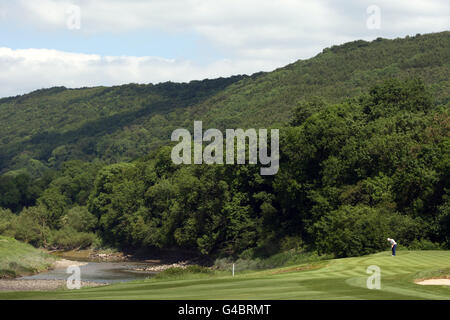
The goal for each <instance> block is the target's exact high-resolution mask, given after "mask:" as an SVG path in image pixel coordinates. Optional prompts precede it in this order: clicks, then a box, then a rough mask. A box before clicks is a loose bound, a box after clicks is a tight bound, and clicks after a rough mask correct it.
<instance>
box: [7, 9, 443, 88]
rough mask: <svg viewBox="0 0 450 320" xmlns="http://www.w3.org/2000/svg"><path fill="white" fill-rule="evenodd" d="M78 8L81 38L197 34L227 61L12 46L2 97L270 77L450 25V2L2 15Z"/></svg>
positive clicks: (43, 26)
mask: <svg viewBox="0 0 450 320" xmlns="http://www.w3.org/2000/svg"><path fill="white" fill-rule="evenodd" d="M2 1H3V2H2ZM372 4H375V5H378V6H379V7H380V9H381V29H380V30H368V29H367V27H366V20H367V18H368V16H367V12H366V8H367V7H368V6H369V5H372ZM70 5H78V6H79V7H80V9H81V29H80V30H77V31H76V32H79V33H81V34H86V35H95V34H104V33H107V34H117V33H132V32H136V31H144V32H145V31H152V32H160V33H161V34H168V33H171V34H183V33H185V32H188V33H190V34H194V35H197V36H200V37H201V38H202V39H203V40H205V42H206V43H207V44H209V45H210V46H212V47H214V48H215V50H217V51H218V52H220V53H221V55H222V56H223V57H227V58H228V59H220V60H218V61H216V62H213V63H210V64H208V65H203V66H201V65H200V64H199V63H198V61H195V62H194V61H188V60H180V59H178V60H164V59H160V58H152V57H101V56H97V55H84V54H77V53H65V52H60V51H51V50H43V51H39V52H38V51H36V50H31V49H30V50H25V51H21V50H16V51H8V49H3V51H2V53H1V56H0V64H1V65H0V67H2V68H7V70H10V71H9V72H10V73H9V74H8V75H7V76H8V77H10V79H16V80H13V81H16V82H15V83H14V84H13V81H10V82H7V81H6V80H5V79H8V78H5V77H6V75H4V74H2V75H0V84H1V85H2V87H1V89H0V90H2V91H3V92H0V95H4V94H5V92H9V93H7V94H10V93H16V92H19V91H20V92H24V91H27V90H29V89H30V88H33V89H35V88H40V87H42V86H48V85H69V86H83V85H100V84H103V85H109V84H117V83H126V82H155V81H156V82H157V81H165V80H172V81H185V80H190V79H201V78H205V77H210V78H211V77H215V76H227V75H230V74H236V73H252V72H256V71H260V70H264V71H269V70H272V69H274V68H276V67H281V66H283V65H285V64H287V63H291V62H293V61H295V60H297V59H304V58H308V57H311V56H313V55H315V54H316V53H318V52H320V51H321V50H322V49H323V48H324V47H327V46H331V45H336V44H341V43H344V42H347V41H351V40H356V39H365V40H370V39H374V38H376V37H379V36H382V37H391V38H392V37H402V36H405V35H407V34H409V35H413V34H416V33H427V32H436V31H443V30H448V29H449V28H450V5H449V2H448V0H396V1H392V0H348V1H332V0H279V1H274V0H214V1H213V0H150V1H147V0H145V1H144V0H128V1H119V0H95V1H88V0H58V1H57V0H18V1H6V0H0V6H1V7H3V9H2V10H0V12H2V13H3V18H2V19H3V20H5V19H6V21H8V22H9V23H11V25H13V24H14V23H18V24H22V25H30V24H31V25H32V26H33V27H34V28H36V29H38V30H42V31H52V30H56V31H61V30H64V29H66V28H67V19H68V16H67V14H68V13H67V8H68V7H69V6H70ZM0 9H1V8H0ZM143 41H145V39H143ZM0 45H6V46H7V44H0ZM118 45H120V44H118ZM8 59H9V60H8ZM39 59H40V60H39ZM7 61H9V62H7ZM11 64H14V65H11ZM11 70H15V72H12V73H11ZM30 74H33V78H31V77H30ZM20 79H22V80H20ZM37 79H40V80H42V82H39V80H37ZM22 83H23V84H22ZM31 83H33V85H32V84H31ZM14 85H16V86H17V87H16V89H14ZM5 86H6V87H5ZM5 88H9V89H5ZM17 88H19V89H17Z"/></svg>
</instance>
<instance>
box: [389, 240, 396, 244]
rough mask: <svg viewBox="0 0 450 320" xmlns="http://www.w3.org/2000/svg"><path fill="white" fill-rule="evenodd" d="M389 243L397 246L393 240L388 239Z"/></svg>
mask: <svg viewBox="0 0 450 320" xmlns="http://www.w3.org/2000/svg"><path fill="white" fill-rule="evenodd" d="M389 242H390V243H391V245H395V244H397V242H395V240H394V239H389Z"/></svg>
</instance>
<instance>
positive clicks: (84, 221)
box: [61, 206, 97, 232]
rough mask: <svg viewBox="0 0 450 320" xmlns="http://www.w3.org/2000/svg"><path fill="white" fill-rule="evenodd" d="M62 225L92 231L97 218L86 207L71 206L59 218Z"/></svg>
mask: <svg viewBox="0 0 450 320" xmlns="http://www.w3.org/2000/svg"><path fill="white" fill-rule="evenodd" d="M61 220H62V221H61V222H62V225H63V226H67V227H69V228H72V229H74V230H76V231H79V232H89V231H92V230H93V229H94V228H95V227H96V225H97V218H96V217H95V216H94V215H93V214H92V213H90V212H89V211H88V209H87V208H86V207H79V206H76V207H73V208H72V209H70V210H69V211H68V212H67V214H66V215H64V216H63V217H62V218H61Z"/></svg>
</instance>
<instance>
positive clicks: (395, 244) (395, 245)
mask: <svg viewBox="0 0 450 320" xmlns="http://www.w3.org/2000/svg"><path fill="white" fill-rule="evenodd" d="M387 241H389V242H390V243H391V248H392V256H393V257H394V256H395V249H396V248H397V242H395V240H394V239H391V238H387Z"/></svg>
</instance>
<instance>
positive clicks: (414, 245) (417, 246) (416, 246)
mask: <svg viewBox="0 0 450 320" xmlns="http://www.w3.org/2000/svg"><path fill="white" fill-rule="evenodd" d="M408 249H409V250H440V249H442V246H441V245H440V244H439V243H434V242H431V241H430V240H428V239H421V240H414V241H412V242H411V243H410V244H409V245H408Z"/></svg>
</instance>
